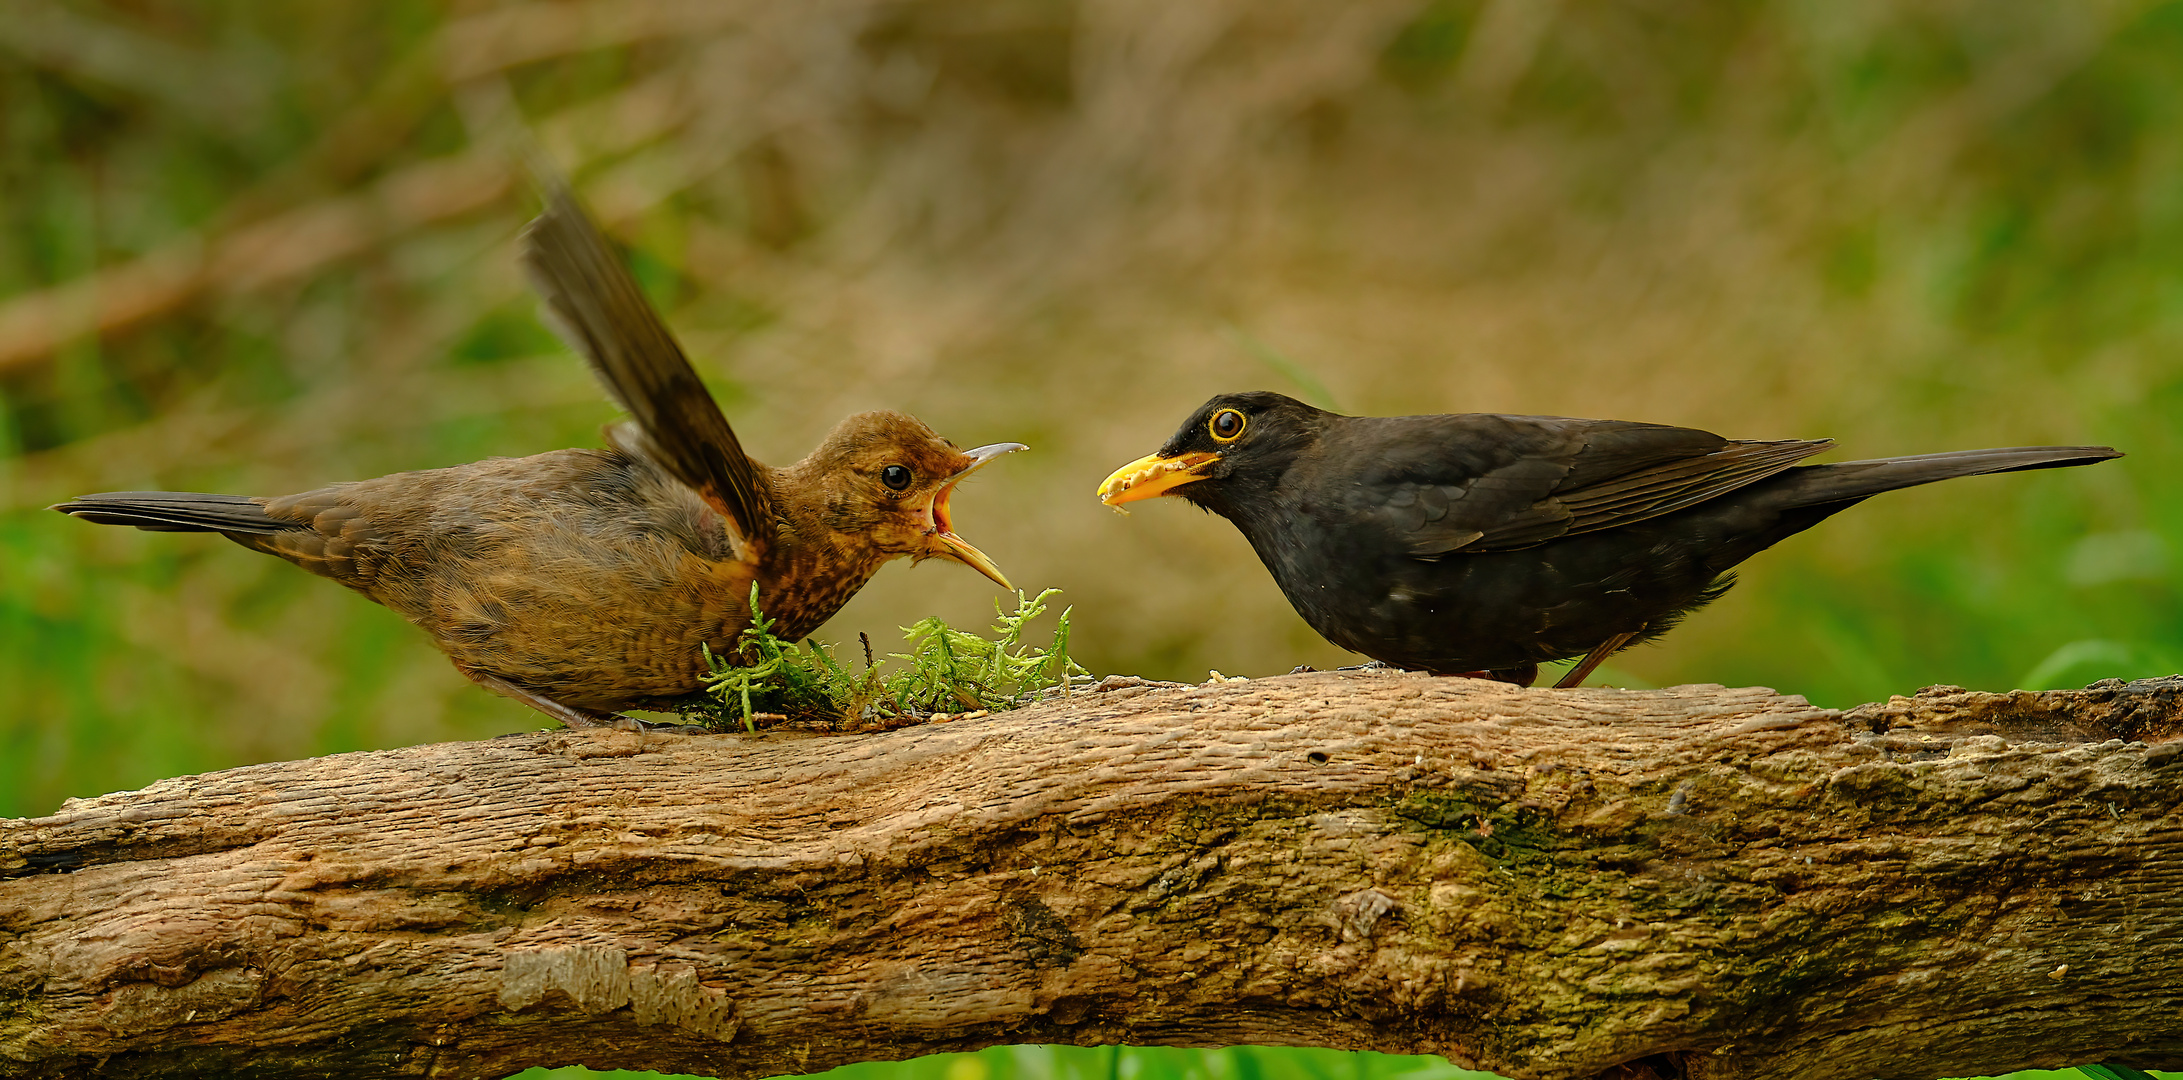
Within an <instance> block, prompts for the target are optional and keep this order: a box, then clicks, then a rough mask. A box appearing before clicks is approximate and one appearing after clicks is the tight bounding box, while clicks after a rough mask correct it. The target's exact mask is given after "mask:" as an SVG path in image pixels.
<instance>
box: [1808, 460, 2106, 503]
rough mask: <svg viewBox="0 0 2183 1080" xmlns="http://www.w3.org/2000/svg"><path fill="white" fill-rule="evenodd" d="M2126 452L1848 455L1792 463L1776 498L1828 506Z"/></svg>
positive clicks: (2082, 461) (2051, 467)
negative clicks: (1797, 464) (1820, 461)
mask: <svg viewBox="0 0 2183 1080" xmlns="http://www.w3.org/2000/svg"><path fill="white" fill-rule="evenodd" d="M2121 456H2122V452H2121V451H2119V450H2116V449H2114V448H2113V447H2109V446H2011V447H2004V448H2001V449H1997V450H1954V451H1950V452H1948V453H1945V454H1918V455H1915V456H1912V457H1899V458H1879V459H1876V460H1873V461H1844V462H1841V463H1839V464H1834V465H1805V466H1802V467H1800V468H1795V469H1790V470H1789V471H1787V472H1786V473H1783V474H1782V475H1781V478H1780V479H1779V480H1776V481H1775V482H1774V483H1775V485H1776V486H1775V487H1774V491H1775V493H1776V495H1777V497H1783V498H1785V499H1786V503H1785V504H1784V503H1776V505H1777V506H1783V507H1784V508H1785V509H1786V508H1788V507H1799V506H1829V505H1832V504H1837V503H1840V504H1848V503H1853V502H1856V501H1858V500H1860V499H1867V498H1870V497H1872V496H1874V495H1878V494H1880V493H1881V492H1883V491H1893V490H1895V489H1896V488H1906V487H1916V486H1917V485H1919V484H1930V483H1932V482H1934V481H1936V480H1953V479H1955V478H1956V477H1958V476H1980V475H1983V474H1986V473H2002V472H2026V471H2029V470H2031V469H2066V468H2069V467H2071V466H2073V465H2090V464H2092V463H2094V462H2098V461H2106V460H2107V459H2109V458H2118V457H2121ZM1837 509H1839V507H1837Z"/></svg>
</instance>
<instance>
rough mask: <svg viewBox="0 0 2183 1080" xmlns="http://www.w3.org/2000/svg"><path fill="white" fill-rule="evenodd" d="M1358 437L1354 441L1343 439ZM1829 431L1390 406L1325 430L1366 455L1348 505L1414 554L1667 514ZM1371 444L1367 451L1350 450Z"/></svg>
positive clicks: (1805, 453)
mask: <svg viewBox="0 0 2183 1080" xmlns="http://www.w3.org/2000/svg"><path fill="white" fill-rule="evenodd" d="M1350 443H1355V444H1357V445H1356V446H1355V447H1350V446H1348V445H1347V444H1350ZM1829 445H1831V444H1830V443H1829V442H1828V441H1826V440H1802V439H1799V440H1785V441H1777V442H1737V441H1731V440H1728V439H1723V438H1721V437H1720V436H1718V435H1714V434H1712V433H1710V432H1705V431H1697V430H1693V429H1691V428H1678V427H1667V426H1664V425H1660V424H1640V423H1634V422H1630V421H1620V420H1571V419H1563V418H1560V417H1539V416H1498V415H1491V414H1483V413H1474V414H1466V415H1456V416H1432V417H1397V418H1391V419H1387V420H1382V421H1377V422H1374V421H1369V420H1366V421H1360V422H1359V423H1357V424H1356V425H1354V426H1352V427H1349V428H1347V429H1345V430H1343V431H1341V432H1339V433H1338V434H1334V435H1333V436H1332V437H1331V438H1329V439H1328V440H1327V442H1326V444H1325V446H1324V449H1325V450H1326V451H1327V456H1328V459H1330V460H1344V459H1346V460H1355V461H1364V462H1367V463H1368V464H1367V465H1366V466H1365V467H1364V469H1363V470H1362V471H1361V472H1360V473H1359V474H1358V475H1357V476H1356V477H1355V483H1354V484H1353V485H1352V486H1350V487H1349V488H1348V489H1347V490H1348V492H1349V495H1348V497H1347V500H1346V502H1347V509H1348V510H1349V512H1350V515H1351V516H1352V517H1353V518H1354V520H1356V521H1357V522H1358V523H1360V524H1364V523H1369V524H1371V525H1374V526H1376V527H1378V528H1382V529H1385V530H1387V531H1389V532H1390V533H1391V534H1393V535H1395V536H1397V537H1399V542H1400V543H1401V544H1402V545H1403V548H1404V550H1407V551H1408V552H1409V553H1411V554H1413V555H1417V556H1420V557H1424V558H1433V557H1437V556H1441V555H1445V554H1449V553H1451V552H1456V551H1495V550H1505V549H1508V548H1517V547H1525V546H1528V545H1531V544H1537V543H1541V542H1543V541H1547V540H1552V539H1554V538H1555V537H1559V536H1567V535H1570V534H1573V533H1584V532H1594V531H1597V530H1600V529H1611V528H1615V527H1617V526H1620V525H1627V524H1630V523H1632V522H1637V521H1643V520H1645V519H1646V518H1652V517H1658V516H1660V515H1662V514H1669V513H1673V512H1675V511H1677V510H1682V509H1685V508H1687V507H1691V506H1695V505H1697V504H1698V503H1701V502H1704V501H1706V500H1708V499H1712V498H1716V497H1718V496H1720V495H1723V494H1726V493H1727V492H1730V491H1734V490H1735V489H1737V488H1740V487H1743V486H1745V485H1747V484H1751V483H1754V482H1756V481H1759V480H1762V479H1764V478H1766V477H1768V476H1772V475H1774V474H1775V473H1778V472H1780V471H1782V470H1783V469H1787V468H1789V467H1790V466H1792V465H1794V464H1796V463H1797V462H1798V461H1801V460H1803V459H1804V458H1807V457H1810V456H1811V455H1813V454H1816V453H1818V452H1820V451H1821V450H1824V449H1826V448H1827V447H1828V446H1829ZM1364 447H1369V448H1370V452H1354V451H1356V450H1359V449H1361V448H1364Z"/></svg>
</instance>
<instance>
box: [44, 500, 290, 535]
mask: <svg viewBox="0 0 2183 1080" xmlns="http://www.w3.org/2000/svg"><path fill="white" fill-rule="evenodd" d="M49 509H53V510H58V511H60V512H61V513H64V514H67V515H69V516H70V517H79V518H82V519H83V520H85V521H89V522H94V523H96V524H99V525H133V526H135V527H137V528H139V529H143V530H144V531H146V532H217V533H243V534H246V535H250V536H272V535H274V534H276V533H284V532H294V531H296V530H298V529H307V528H309V527H310V526H308V525H306V524H303V523H300V522H295V521H281V520H279V519H277V518H272V517H268V516H267V515H266V513H265V506H264V504H263V503H261V502H260V501H259V500H257V499H252V498H249V497H247V496H243V495H201V494H198V493H196V492H191V491H108V492H102V493H100V494H97V495H85V496H82V497H80V498H77V499H72V500H70V501H68V502H64V503H58V504H55V505H54V506H52V507H49Z"/></svg>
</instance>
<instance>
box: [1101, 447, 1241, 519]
mask: <svg viewBox="0 0 2183 1080" xmlns="http://www.w3.org/2000/svg"><path fill="white" fill-rule="evenodd" d="M1219 460H1220V455H1219V454H1215V453H1213V452H1211V451H1207V450H1199V451H1194V452H1192V453H1188V454H1177V455H1175V456H1174V457H1161V456H1160V455H1158V454H1149V455H1146V456H1145V457H1141V458H1138V459H1137V460H1135V461H1132V462H1130V463H1129V464H1127V465H1124V466H1122V467H1121V468H1119V469H1116V470H1114V473H1113V474H1112V475H1110V476H1108V477H1107V478H1106V480H1105V481H1104V482H1102V483H1101V484H1100V485H1099V501H1100V502H1103V503H1106V504H1107V505H1108V506H1114V507H1119V506H1121V505H1122V504H1123V503H1126V502H1136V501H1137V500H1139V499H1150V498H1155V497H1157V496H1161V495H1166V494H1169V493H1171V492H1173V491H1174V489H1176V488H1179V487H1181V486H1183V485H1184V484H1188V483H1190V482H1192V481H1195V480H1202V479H1204V477H1203V476H1200V475H1199V470H1201V469H1203V468H1205V467H1206V466H1207V465H1211V464H1212V463H1214V462H1216V461H1219Z"/></svg>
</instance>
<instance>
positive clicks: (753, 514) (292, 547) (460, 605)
mask: <svg viewBox="0 0 2183 1080" xmlns="http://www.w3.org/2000/svg"><path fill="white" fill-rule="evenodd" d="M522 260H523V265H524V268H525V269H526V270H527V271H528V272H529V274H530V277H531V280H532V282H533V284H534V285H535V286H536V288H537V289H538V291H539V293H540V294H541V295H542V296H543V298H544V300H545V307H546V311H547V313H548V315H549V321H550V322H553V323H556V324H557V325H556V329H557V330H559V331H561V333H562V335H563V336H564V337H566V338H567V339H568V341H569V342H570V344H571V345H573V346H574V347H575V348H576V349H577V351H579V352H581V353H583V355H584V356H585V357H586V358H587V359H589V360H590V361H591V365H592V367H593V369H594V370H595V371H596V372H597V373H598V376H599V378H600V380H601V381H603V382H604V383H605V384H606V387H607V389H608V390H609V391H611V392H612V394H613V396H614V397H615V398H616V399H617V400H619V401H620V402H621V404H622V406H623V407H624V408H626V409H628V410H629V413H630V415H631V416H632V417H633V420H631V421H629V422H625V423H622V424H619V425H616V426H615V427H613V428H610V429H608V431H607V441H608V443H609V444H610V448H609V449H605V450H589V449H572V450H556V451H553V452H551V453H545V454H539V455H536V456H534V457H526V458H493V459H489V460H486V461H480V462H475V463H472V464H469V465H456V466H453V467H451V468H445V469H431V470H427V471H423V472H408V473H396V474H394V475H392V476H382V477H379V478H378V479H376V480H359V481H354V482H351V483H343V484H334V485H332V486H330V487H324V488H319V489H318V490H316V491H306V492H304V493H302V494H300V495H289V496H285V497H282V498H246V497H243V496H239V495H198V494H187V493H180V492H146V491H124V492H111V493H108V494H103V495H86V496H83V497H82V498H80V499H77V500H75V501H73V502H67V503H62V504H60V505H58V506H55V507H53V509H55V510H59V511H61V512H62V513H64V514H73V515H75V516H76V517H80V518H83V519H85V520H87V521H94V522H98V523H100V524H104V525H134V526H136V527H137V528H140V529H146V530H151V531H155V532H217V533H222V534H224V535H226V536H227V538H228V539H230V540H233V541H235V542H236V543H238V544H241V545H243V546H244V547H248V548H254V549H256V550H258V551H263V552H265V553H267V554H269V555H278V556H280V557H281V558H283V559H287V560H288V561H290V562H292V563H295V564H296V565H298V566H301V567H303V568H304V569H306V570H309V571H311V572H312V573H315V574H321V575H323V576H325V577H329V578H332V579H334V580H335V581H338V582H340V583H341V584H343V585H346V586H348V587H350V588H352V589H355V590H356V591H358V592H360V593H363V594H364V595H365V596H367V597H370V598H371V599H373V600H375V601H377V602H379V603H381V604H385V605H386V606H388V607H390V608H393V609H394V610H395V611H398V612H400V613H401V614H402V615H403V616H404V617H406V618H407V619H409V621H411V622H413V623H416V624H417V625H418V626H419V627H422V628H423V629H424V631H425V632H426V633H428V634H430V635H432V640H433V643H434V644H436V645H438V646H439V647H440V649H441V650H442V651H444V652H446V653H447V655H448V658H449V659H451V660H453V661H454V663H455V669H456V670H458V671H460V672H462V673H463V674H464V675H467V676H469V677H470V678H471V679H473V680H475V681H476V682H477V683H479V684H480V685H482V686H484V687H486V688H488V689H491V690H494V691H496V692H498V693H501V694H505V695H507V696H508V697H511V698H514V699H516V700H518V701H521V702H523V703H524V704H527V705H530V706H531V707H533V708H535V709H537V710H539V711H540V712H543V713H545V714H546V715H548V716H551V717H553V718H555V719H557V720H560V721H562V722H563V723H566V724H568V725H570V726H572V727H590V726H595V725H597V724H600V723H602V722H609V721H614V722H620V721H622V720H623V718H618V717H615V716H612V715H611V714H612V713H613V712H614V711H615V710H619V709H624V708H631V707H641V706H644V705H646V704H648V703H654V702H656V701H657V700H658V699H663V698H671V697H674V696H676V695H681V694H686V693H689V692H691V691H693V690H696V689H697V688H698V686H699V680H698V677H699V676H700V675H703V674H706V673H707V666H706V663H705V660H704V658H703V655H702V654H701V652H700V650H699V645H700V644H701V643H702V644H704V645H707V646H710V647H711V648H712V649H713V651H715V652H717V653H728V652H732V650H733V649H734V648H735V646H736V642H737V637H738V635H739V634H740V632H741V631H742V630H743V628H744V627H745V626H747V625H748V624H749V622H750V593H751V583H752V582H754V581H755V582H756V583H757V585H758V601H759V607H760V608H761V610H763V611H764V612H765V613H766V615H767V617H769V618H772V619H774V620H777V622H778V625H777V626H776V627H774V633H775V634H776V635H778V636H780V637H783V638H787V639H791V640H794V639H796V638H801V637H803V636H805V635H806V634H809V633H810V632H811V631H813V630H815V629H817V628H818V626H819V624H820V623H823V622H825V621H826V620H827V618H828V617H830V616H832V615H833V614H834V612H836V611H837V610H839V609H840V608H841V606H842V604H844V603H846V602H847V601H848V599H849V598H850V597H851V596H853V595H855V594H856V591H857V590H858V589H860V588H862V587H863V586H864V583H865V582H866V581H867V580H869V579H870V578H871V576H872V574H873V573H874V572H876V571H877V570H878V569H879V567H880V564H882V563H885V562H886V561H888V560H889V559H895V558H900V557H902V556H905V555H906V556H909V557H910V558H911V559H912V560H923V559H927V558H934V557H937V558H942V559H951V560H954V561H956V562H960V563H963V564H965V565H967V566H970V567H971V568H973V569H975V570H977V571H978V572H979V573H981V574H984V575H985V576H987V577H989V578H992V579H993V580H994V581H995V582H997V583H998V584H999V585H1000V586H1001V587H1002V588H1004V589H1006V588H1010V587H1011V586H1010V585H1009V584H1008V579H1007V578H1006V577H1004V576H1002V574H1001V572H1000V570H999V569H998V568H996V567H995V566H994V565H993V562H992V560H990V559H988V558H986V556H985V555H984V554H983V553H982V552H980V551H979V550H978V549H977V548H975V547H972V546H971V545H970V544H969V543H968V542H967V541H965V540H963V539H962V538H961V537H959V536H957V535H955V532H954V526H953V523H952V522H951V521H950V519H949V512H948V498H949V495H950V494H951V493H953V491H954V490H955V485H956V484H957V483H959V482H961V480H962V479H963V477H965V476H967V475H968V474H969V473H970V472H971V471H972V470H974V469H976V468H978V467H979V466H980V465H983V464H984V463H985V462H987V461H989V460H991V459H992V458H994V457H995V456H997V455H1000V454H1004V453H1007V452H1009V451H1012V450H1021V449H1023V448H1024V447H1023V446H1022V445H1021V444H1020V443H995V444H993V445H990V446H980V447H977V448H976V449H972V450H958V449H956V448H955V445H954V444H953V443H950V442H949V441H947V440H946V439H943V438H941V437H940V436H938V435H936V434H934V433H933V431H932V429H931V428H928V427H926V426H925V425H924V424H922V423H920V422H918V421H917V420H916V419H914V418H912V417H909V416H905V415H903V414H901V413H896V412H868V413H860V414H858V415H855V416H851V417H849V418H848V419H846V420H843V421H842V422H841V423H840V424H839V425H838V426H836V427H835V428H834V430H833V432H832V433H831V434H829V435H827V437H826V439H825V441H823V442H821V443H820V444H819V446H818V449H816V450H813V451H812V452H811V455H810V456H809V457H806V458H804V459H803V460H802V461H799V462H797V463H795V464H794V465H790V466H788V467H787V468H785V469H776V468H771V467H768V466H766V465H763V464H760V463H759V462H757V461H754V460H752V459H751V458H749V457H748V456H746V455H745V454H744V453H743V449H742V446H741V445H740V444H739V443H738V442H737V441H736V438H735V432H734V431H732V430H730V428H729V427H728V421H727V418H726V417H724V416H722V415H721V412H720V408H719V406H718V405H716V404H715V403H714V402H713V399H712V397H711V395H710V394H708V393H707V392H706V391H705V387H704V384H703V383H701V382H700V381H699V380H698V377H697V372H696V371H695V370H693V369H692V368H691V367H690V364H689V361H687V360H686V359H684V358H683V355H682V350H681V349H680V348H679V347H678V346H677V345H676V344H675V340H674V338H673V336H672V335H671V334H669V333H668V330H667V327H666V325H665V324H664V323H662V322H661V321H660V318H659V315H658V313H657V312H655V311H654V310H653V309H652V307H651V305H650V304H649V303H648V302H647V301H646V300H645V298H644V294H643V293H642V292H640V291H639V290H638V288H637V284H636V281H635V280H634V279H633V278H632V277H631V276H630V274H629V271H628V270H627V268H626V267H624V266H623V264H622V262H621V260H620V258H619V256H618V255H617V254H616V252H615V251H614V250H613V248H612V247H611V246H609V244H608V242H607V240H606V238H605V237H604V236H602V235H601V234H600V233H599V231H598V229H597V227H596V226H594V225H593V224H592V222H591V220H590V219H589V218H588V217H587V216H585V214H584V212H583V210H582V208H581V207H579V206H578V205H577V204H576V202H575V201H574V199H573V198H572V197H570V196H569V195H568V194H567V192H566V191H564V190H561V189H559V188H558V187H556V188H555V189H554V190H553V191H551V192H549V195H548V204H547V207H546V210H545V212H544V213H543V214H542V215H541V216H540V217H539V218H538V220H536V221H534V222H532V223H531V225H530V227H529V228H528V229H527V230H525V233H524V238H523V254H522Z"/></svg>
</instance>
